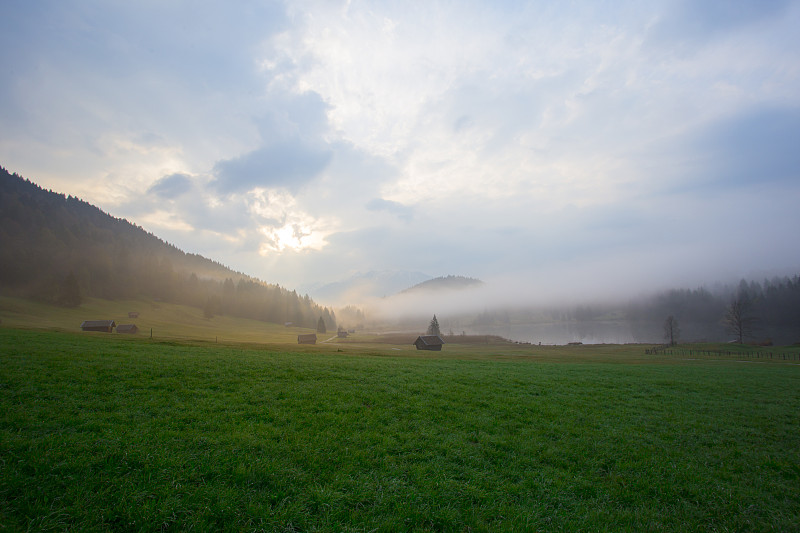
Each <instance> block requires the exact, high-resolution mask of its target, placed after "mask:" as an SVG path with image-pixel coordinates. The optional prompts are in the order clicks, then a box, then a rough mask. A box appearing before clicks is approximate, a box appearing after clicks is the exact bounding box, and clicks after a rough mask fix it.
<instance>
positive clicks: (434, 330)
mask: <svg viewBox="0 0 800 533" xmlns="http://www.w3.org/2000/svg"><path fill="white" fill-rule="evenodd" d="M441 334H442V332H441V331H439V321H438V320H437V319H436V315H433V318H432V319H431V323H430V324H429V325H428V335H441Z"/></svg>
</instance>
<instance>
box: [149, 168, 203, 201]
mask: <svg viewBox="0 0 800 533" xmlns="http://www.w3.org/2000/svg"><path fill="white" fill-rule="evenodd" d="M191 188H192V180H191V178H190V177H189V176H187V175H186V174H171V175H169V176H164V177H163V178H161V179H160V180H158V181H157V182H155V183H154V184H152V185H151V186H150V188H149V189H147V194H155V195H156V196H160V197H161V198H165V199H173V198H177V197H178V196H181V195H182V194H184V193H186V192H188V191H189V189H191Z"/></svg>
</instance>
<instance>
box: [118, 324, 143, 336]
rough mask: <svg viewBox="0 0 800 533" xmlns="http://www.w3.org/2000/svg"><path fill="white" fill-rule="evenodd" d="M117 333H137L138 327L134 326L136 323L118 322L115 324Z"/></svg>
mask: <svg viewBox="0 0 800 533" xmlns="http://www.w3.org/2000/svg"><path fill="white" fill-rule="evenodd" d="M117 333H130V334H132V335H133V334H136V333H139V328H137V327H136V324H120V325H119V326H117Z"/></svg>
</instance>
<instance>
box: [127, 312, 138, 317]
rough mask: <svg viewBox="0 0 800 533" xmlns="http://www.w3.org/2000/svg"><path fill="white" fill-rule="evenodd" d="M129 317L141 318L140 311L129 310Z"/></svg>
mask: <svg viewBox="0 0 800 533" xmlns="http://www.w3.org/2000/svg"><path fill="white" fill-rule="evenodd" d="M128 318H139V311H128Z"/></svg>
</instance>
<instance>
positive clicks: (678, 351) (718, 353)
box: [644, 345, 800, 361]
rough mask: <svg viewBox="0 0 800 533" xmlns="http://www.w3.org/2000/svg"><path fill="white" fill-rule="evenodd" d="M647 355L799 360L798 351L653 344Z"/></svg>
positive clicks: (647, 350)
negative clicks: (707, 348) (711, 348)
mask: <svg viewBox="0 0 800 533" xmlns="http://www.w3.org/2000/svg"><path fill="white" fill-rule="evenodd" d="M644 353H645V354H647V355H678V356H683V357H709V358H721V357H732V358H737V359H747V360H752V359H765V360H773V361H800V353H791V352H789V353H787V352H775V351H771V350H751V351H738V350H737V351H733V350H703V349H698V348H681V347H678V346H669V345H662V346H653V347H652V348H647V349H645V351H644Z"/></svg>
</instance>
